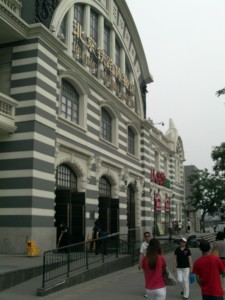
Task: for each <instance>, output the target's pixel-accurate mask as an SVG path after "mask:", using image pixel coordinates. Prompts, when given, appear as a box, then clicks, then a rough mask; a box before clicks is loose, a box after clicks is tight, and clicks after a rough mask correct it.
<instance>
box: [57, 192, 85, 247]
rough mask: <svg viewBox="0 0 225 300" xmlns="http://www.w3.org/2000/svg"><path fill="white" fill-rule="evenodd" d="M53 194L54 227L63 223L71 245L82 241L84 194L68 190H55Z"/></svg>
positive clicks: (83, 236) (83, 230) (83, 233)
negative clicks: (67, 230) (54, 195)
mask: <svg viewBox="0 0 225 300" xmlns="http://www.w3.org/2000/svg"><path fill="white" fill-rule="evenodd" d="M55 194H56V198H55V211H56V215H55V222H56V226H57V227H58V226H59V224H60V223H61V222H63V223H64V224H65V225H66V226H67V227H68V228H69V233H70V243H71V244H74V243H79V242H82V241H84V239H85V224H84V222H85V215H84V213H85V194H84V193H77V192H73V191H70V190H56V193H55ZM58 234H59V233H57V240H58Z"/></svg>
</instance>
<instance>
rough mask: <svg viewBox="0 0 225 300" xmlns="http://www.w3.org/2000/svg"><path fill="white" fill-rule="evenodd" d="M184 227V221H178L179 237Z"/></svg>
mask: <svg viewBox="0 0 225 300" xmlns="http://www.w3.org/2000/svg"><path fill="white" fill-rule="evenodd" d="M182 227H183V225H182V222H181V220H179V221H178V223H177V234H178V236H179V238H180V235H181V230H182Z"/></svg>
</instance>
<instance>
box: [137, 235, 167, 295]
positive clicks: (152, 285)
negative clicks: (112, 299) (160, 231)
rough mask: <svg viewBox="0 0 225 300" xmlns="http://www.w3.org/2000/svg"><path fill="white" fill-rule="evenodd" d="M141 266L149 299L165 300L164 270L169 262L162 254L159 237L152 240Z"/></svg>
mask: <svg viewBox="0 0 225 300" xmlns="http://www.w3.org/2000/svg"><path fill="white" fill-rule="evenodd" d="M141 266H142V268H143V269H144V273H145V288H146V293H147V296H148V297H149V299H151V300H165V299H166V284H165V281H164V279H163V274H162V270H163V268H164V267H166V266H167V262H166V259H165V257H163V256H162V249H161V245H160V242H159V241H158V240H157V239H155V238H154V239H151V240H150V242H149V246H148V248H147V253H146V256H145V257H144V259H143V260H142V265H141Z"/></svg>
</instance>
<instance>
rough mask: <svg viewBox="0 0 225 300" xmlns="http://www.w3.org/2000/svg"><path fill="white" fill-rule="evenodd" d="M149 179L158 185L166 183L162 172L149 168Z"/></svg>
mask: <svg viewBox="0 0 225 300" xmlns="http://www.w3.org/2000/svg"><path fill="white" fill-rule="evenodd" d="M150 181H151V182H154V183H156V184H158V185H161V186H165V185H166V176H165V174H164V173H163V172H160V171H157V172H155V170H154V169H151V170H150Z"/></svg>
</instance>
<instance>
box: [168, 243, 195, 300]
mask: <svg viewBox="0 0 225 300" xmlns="http://www.w3.org/2000/svg"><path fill="white" fill-rule="evenodd" d="M173 271H174V272H175V271H177V281H178V283H179V284H180V285H181V286H182V290H181V295H182V296H183V299H184V300H186V299H188V297H189V275H190V272H192V256H191V251H190V249H189V248H188V247H187V239H186V238H184V237H182V238H181V239H180V241H179V247H177V248H176V249H175V252H174V261H173Z"/></svg>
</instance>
